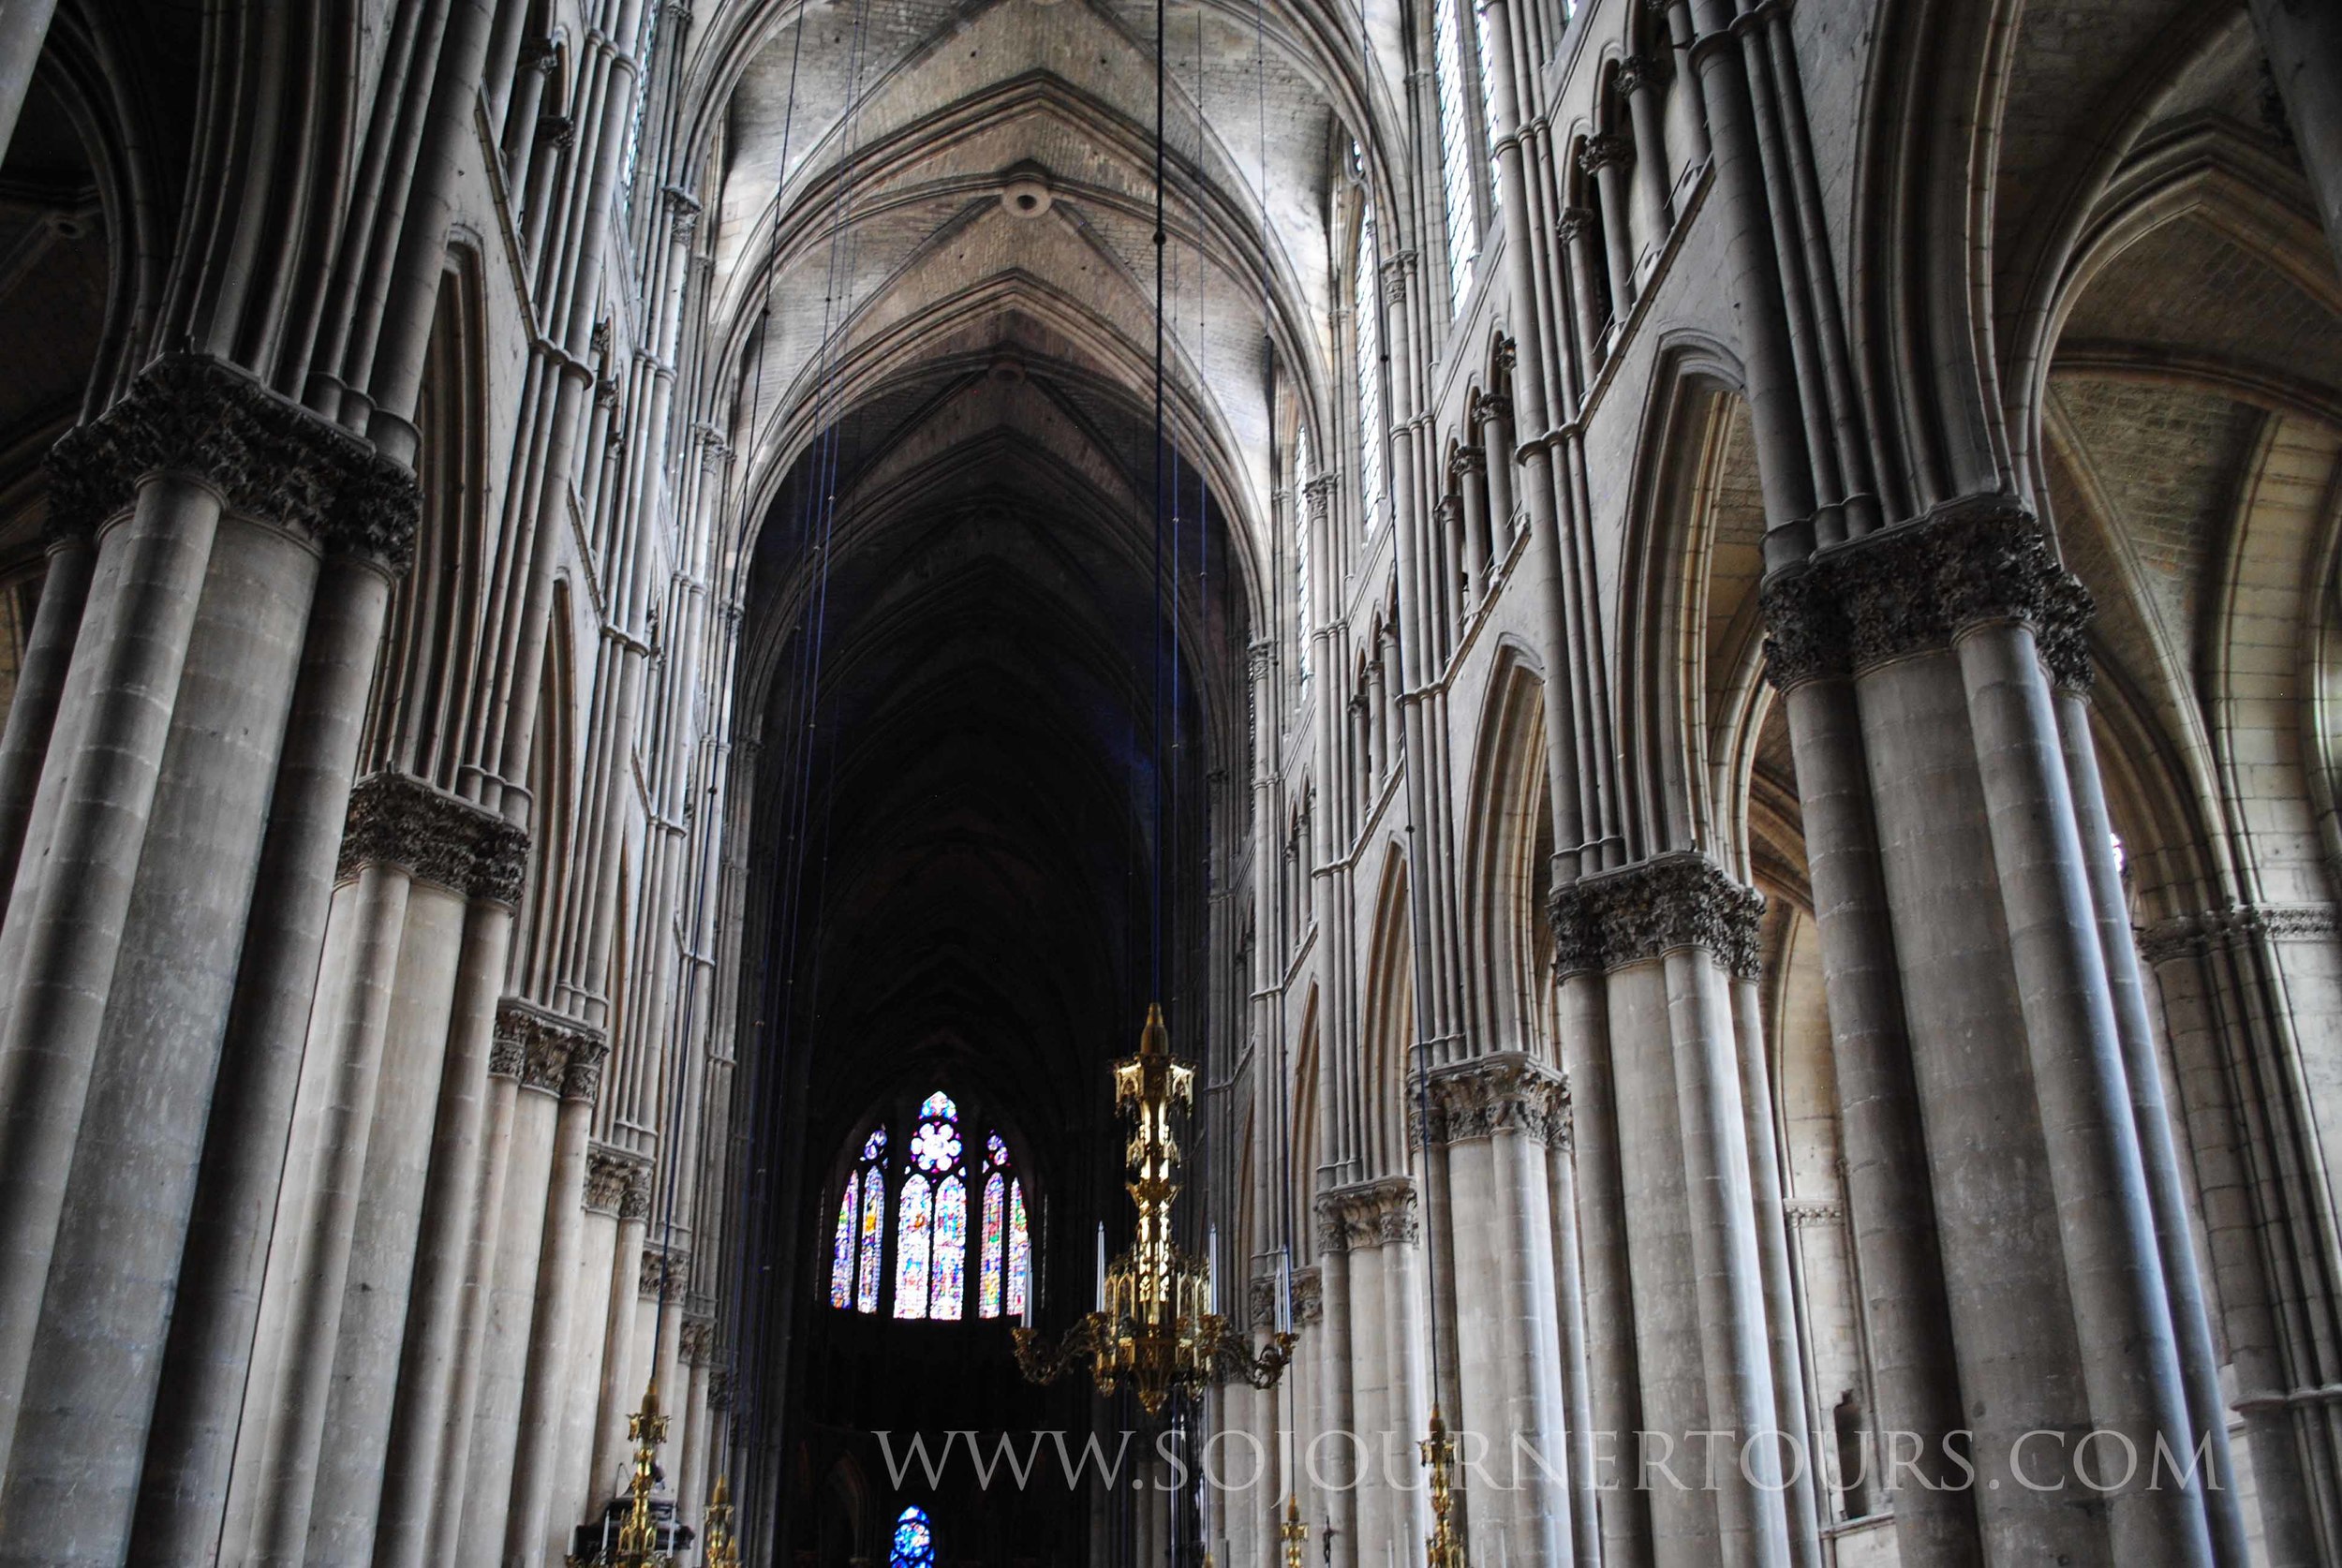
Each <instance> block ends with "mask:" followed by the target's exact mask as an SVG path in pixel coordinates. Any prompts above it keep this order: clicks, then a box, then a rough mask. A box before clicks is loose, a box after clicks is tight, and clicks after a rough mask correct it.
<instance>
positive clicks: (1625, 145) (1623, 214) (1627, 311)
mask: <svg viewBox="0 0 2342 1568" xmlns="http://www.w3.org/2000/svg"><path fill="white" fill-rule="evenodd" d="M1634 161H1635V143H1634V141H1632V140H1631V139H1629V138H1628V137H1626V136H1623V135H1622V134H1620V133H1619V132H1617V131H1612V132H1609V133H1608V134H1607V135H1604V136H1596V137H1593V138H1590V139H1588V141H1587V142H1586V144H1585V146H1584V147H1583V148H1582V149H1580V150H1579V154H1578V167H1579V169H1580V170H1584V171H1585V172H1586V173H1588V174H1591V175H1593V185H1594V194H1595V197H1596V199H1597V200H1600V202H1601V203H1602V242H1603V250H1604V252H1605V254H1604V257H1603V261H1604V263H1605V271H1606V272H1607V273H1608V281H1609V291H1610V319H1611V320H1612V321H1614V322H1616V323H1617V324H1618V325H1619V326H1621V327H1622V328H1623V326H1624V325H1625V323H1626V318H1627V317H1628V316H1629V315H1631V314H1632V313H1633V311H1634V308H1635V236H1634V229H1633V227H1632V225H1631V222H1630V220H1629V218H1628V216H1627V206H1626V167H1627V165H1629V164H1631V163H1633V162H1634ZM1588 347H1589V348H1598V339H1596V340H1592V341H1590V342H1589V344H1588Z"/></svg>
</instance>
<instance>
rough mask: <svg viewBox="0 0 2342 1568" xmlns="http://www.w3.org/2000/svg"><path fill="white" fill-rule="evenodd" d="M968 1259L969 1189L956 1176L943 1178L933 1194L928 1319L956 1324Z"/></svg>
mask: <svg viewBox="0 0 2342 1568" xmlns="http://www.w3.org/2000/svg"><path fill="white" fill-rule="evenodd" d="M967 1256H968V1186H967V1183H965V1182H963V1181H961V1180H960V1179H959V1177H957V1176H945V1177H944V1178H943V1182H942V1185H941V1187H939V1188H937V1190H936V1194H935V1263H934V1266H933V1269H932V1272H933V1274H934V1276H935V1295H934V1306H933V1307H932V1308H931V1309H930V1314H929V1315H931V1316H933V1317H935V1318H938V1319H941V1321H943V1322H945V1323H953V1322H956V1321H957V1320H958V1317H959V1304H960V1298H961V1294H962V1291H961V1287H962V1284H963V1282H964V1274H965V1270H964V1267H963V1265H964V1264H965V1263H966V1260H967Z"/></svg>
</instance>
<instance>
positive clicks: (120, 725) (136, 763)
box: [0, 398, 223, 1473]
mask: <svg viewBox="0 0 2342 1568" xmlns="http://www.w3.org/2000/svg"><path fill="white" fill-rule="evenodd" d="M157 401H158V403H160V402H164V401H165V400H164V399H159V398H158V399H157ZM170 413H171V410H170V408H168V407H156V408H153V409H151V410H149V409H137V410H135V412H134V410H133V404H132V403H131V402H126V404H125V405H123V406H122V407H120V408H119V409H117V411H116V415H115V416H114V417H116V418H118V419H120V420H122V421H124V422H128V421H130V420H131V419H133V418H134V417H138V416H139V415H143V417H144V419H145V420H146V421H147V422H151V423H156V424H160V423H161V422H162V421H164V420H166V419H168V418H169V417H170ZM184 417H185V416H184V415H182V418H184ZM127 435H128V436H130V437H133V438H138V437H146V436H147V432H145V431H144V430H141V429H139V428H137V427H136V426H133V427H132V428H131V430H130V431H128V432H127ZM171 437H177V439H176V440H175V441H174V442H173V444H172V445H171V446H170V447H168V448H166V447H164V446H163V445H162V444H161V443H162V441H163V440H165V439H169V438H171ZM102 438H104V437H103V436H93V437H92V439H102ZM148 438H150V439H151V440H152V441H153V443H154V445H155V448H156V451H155V455H154V457H153V458H152V459H150V460H149V461H148V462H146V463H143V464H141V466H140V468H139V469H137V470H133V471H132V472H131V473H129V474H128V475H126V476H124V477H125V478H126V479H127V480H130V481H135V482H136V485H137V490H136V495H135V501H132V500H131V499H130V498H129V497H126V496H122V495H120V494H118V493H113V492H111V491H110V492H109V493H108V494H107V495H105V496H104V497H103V498H102V500H101V501H100V502H99V505H101V506H102V508H103V510H104V513H105V518H106V521H105V525H104V526H103V528H102V529H101V530H100V533H99V536H98V556H97V562H96V568H95V575H94V577H93V580H92V584H91V588H90V603H89V608H88V611H87V612H86V614H84V615H83V617H82V627H81V632H80V636H79V637H78V639H77V640H76V643H75V647H74V658H73V662H72V667H71V669H70V671H69V673H67V677H66V684H65V690H64V693H63V696H62V697H61V699H60V709H61V712H62V714H63V716H64V723H63V725H62V726H61V727H60V731H59V732H58V733H57V735H56V736H55V738H54V739H53V740H52V744H51V746H50V749H49V756H48V759H47V762H46V763H45V765H44V766H43V768H42V770H41V781H40V789H39V791H38V793H37V797H36V803H35V806H34V808H33V815H32V819H31V821H30V823H29V826H28V829H27V835H26V841H27V844H28V845H29V846H30V847H32V848H33V849H34V850H35V851H36V855H35V857H34V858H33V859H31V860H30V861H28V862H27V863H26V864H25V865H23V866H22V867H21V870H20V875H19V876H18V878H17V880H16V887H15V892H14V895H12V896H11V898H10V899H9V904H8V912H7V922H6V925H5V926H0V984H4V985H5V986H6V988H7V993H8V995H9V998H10V1005H9V1008H8V1013H7V1019H6V1021H5V1024H0V1473H5V1472H6V1467H7V1457H8V1445H9V1443H10V1442H11V1440H12V1439H13V1437H14V1434H15V1429H16V1425H17V1413H18V1409H19V1402H20V1400H21V1399H22V1396H23V1392H24V1380H25V1377H26V1375H27V1374H28V1373H29V1372H30V1370H31V1365H32V1357H33V1337H34V1333H35V1330H36V1329H37V1325H38V1323H39V1317H40V1303H41V1297H42V1293H43V1291H44V1289H45V1288H46V1286H47V1282H48V1279H49V1264H50V1258H51V1254H52V1250H53V1248H54V1246H55V1243H56V1236H57V1223H58V1220H59V1217H60V1215H61V1213H62V1212H63V1209H64V1206H65V1197H66V1183H67V1176H68V1174H69V1172H70V1170H71V1167H72V1162H73V1151H74V1146H75V1143H76V1142H77V1140H78V1137H79V1134H80V1132H81V1128H82V1112H83V1109H84V1106H85V1103H86V1101H87V1097H88V1093H89V1085H90V1073H91V1070H92V1067H93V1065H94V1063H95V1060H96V1053H97V1045H98V1037H99V1032H100V1029H101V1028H102V1025H103V1022H104V1018H105V1012H106V1002H107V998H108V997H109V995H110V993H111V989H112V985H113V978H114V960H115V957H116V955H117V954H118V953H119V951H120V947H121V940H122V931H123V923H124V921H125V920H126V918H127V915H128V912H129V906H130V897H131V890H132V884H133V880H134V879H135V876H136V872H137V868H138V862H139V851H140V850H141V847H142V845H143V843H144V840H145V836H146V827H147V819H148V815H149V813H150V812H151V810H152V809H153V806H154V801H155V791H156V783H157V781H158V779H159V777H160V775H161V770H162V760H163V747H164V745H165V743H166V741H167V740H168V738H169V736H170V718H171V710H172V707H173V705H174V704H175V703H176V702H177V700H178V693H179V684H180V674H181V672H182V669H183V667H184V665H185V659H186V653H187V643H188V640H189V638H190V637H191V636H192V634H193V631H194V627H195V616H196V608H197V605H198V602H199V601H200V598H201V595H202V589H203V578H204V570H205V567H206V565H207V564H208V562H209V560H210V558H211V551H212V538H213V534H214V531H215V529H216V528H217V527H218V525H219V518H220V510H221V507H222V496H221V493H220V491H219V489H217V488H216V487H215V486H216V484H217V482H218V481H214V480H211V479H210V478H208V477H206V476H209V475H210V474H211V473H212V472H214V471H215V469H217V468H219V467H220V466H222V462H223V456H222V454H220V453H218V452H216V451H213V450H211V448H210V447H209V446H207V445H206V444H205V442H204V441H203V439H202V436H200V435H197V436H193V437H192V438H189V437H188V436H185V435H183V434H182V433H181V431H179V430H178V429H176V428H174V427H170V426H164V427H163V428H162V429H160V430H157V431H156V432H155V433H154V435H153V436H152V437H148Z"/></svg>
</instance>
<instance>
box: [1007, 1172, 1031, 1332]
mask: <svg viewBox="0 0 2342 1568" xmlns="http://www.w3.org/2000/svg"><path fill="white" fill-rule="evenodd" d="M1031 1291H1032V1247H1031V1244H1030V1243H1029V1242H1028V1241H1027V1240H1026V1239H1025V1189H1024V1187H1023V1185H1022V1184H1021V1183H1019V1182H1017V1181H1015V1180H1013V1179H1012V1180H1011V1181H1010V1182H1009V1184H1008V1309H1009V1311H1010V1313H1011V1314H1013V1315H1019V1316H1021V1315H1022V1314H1023V1312H1024V1310H1025V1303H1026V1302H1027V1301H1028V1300H1030V1298H1031Z"/></svg>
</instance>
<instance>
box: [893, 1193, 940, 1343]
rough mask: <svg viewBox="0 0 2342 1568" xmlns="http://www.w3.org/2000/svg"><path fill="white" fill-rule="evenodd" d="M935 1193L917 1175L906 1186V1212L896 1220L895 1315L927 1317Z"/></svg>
mask: <svg viewBox="0 0 2342 1568" xmlns="http://www.w3.org/2000/svg"><path fill="white" fill-rule="evenodd" d="M934 1204H935V1198H934V1190H933V1189H932V1188H930V1187H928V1185H927V1178H926V1177H925V1176H920V1175H919V1174H917V1173H916V1172H913V1173H912V1177H911V1179H910V1180H909V1181H906V1182H904V1183H903V1199H902V1212H901V1213H900V1214H898V1215H897V1217H896V1220H895V1315H896V1316H897V1317H898V1318H924V1317H926V1315H927V1250H928V1247H929V1245H930V1243H931V1242H932V1241H933V1239H934V1236H933V1233H934V1229H935V1212H934Z"/></svg>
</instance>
